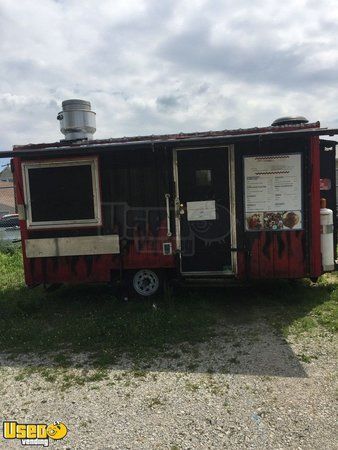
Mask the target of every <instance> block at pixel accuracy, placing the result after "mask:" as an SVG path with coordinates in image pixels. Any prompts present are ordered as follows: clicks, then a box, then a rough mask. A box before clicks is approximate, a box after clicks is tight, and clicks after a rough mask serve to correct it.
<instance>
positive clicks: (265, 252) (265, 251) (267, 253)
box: [262, 232, 273, 259]
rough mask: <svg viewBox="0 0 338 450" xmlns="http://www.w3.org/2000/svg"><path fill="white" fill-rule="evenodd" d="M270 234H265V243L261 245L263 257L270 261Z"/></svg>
mask: <svg viewBox="0 0 338 450" xmlns="http://www.w3.org/2000/svg"><path fill="white" fill-rule="evenodd" d="M272 242H273V240H272V233H269V232H266V233H265V242H264V244H263V248H262V251H263V255H264V256H266V257H267V258H268V259H271V251H270V247H271V245H272Z"/></svg>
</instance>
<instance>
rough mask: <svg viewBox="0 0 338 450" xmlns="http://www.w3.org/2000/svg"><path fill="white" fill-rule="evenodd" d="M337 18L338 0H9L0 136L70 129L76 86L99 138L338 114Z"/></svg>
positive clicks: (42, 137)
mask: <svg viewBox="0 0 338 450" xmlns="http://www.w3.org/2000/svg"><path fill="white" fill-rule="evenodd" d="M337 21H338V5H337V4H336V2H335V1H333V0H332V1H330V0H328V1H325V2H318V1H313V0H310V1H305V0H299V1H297V2H294V1H293V0H284V1H283V2H280V1H279V0H278V1H277V0H270V1H269V2H267V1H266V0H256V1H255V2H251V1H249V0H238V1H237V2H236V3H234V2H233V1H230V0H198V1H194V2H192V1H190V0H185V1H182V0H181V1H179V0H162V1H160V2H159V1H158V0H144V1H142V0H112V1H110V0H100V1H94V0H82V1H80V0H67V1H66V0H58V1H54V0H20V1H13V0H1V2H0V30H1V31H0V50H1V55H2V57H1V61H0V119H1V125H2V126H1V135H0V148H1V149H6V148H10V147H11V146H12V145H13V144H24V143H28V142H51V141H55V140H59V139H61V138H62V135H61V134H60V132H59V131H58V123H57V121H56V114H57V112H58V111H59V109H60V106H61V101H62V100H64V99H66V98H74V97H75V98H84V99H88V100H90V101H91V102H92V106H93V109H94V110H95V111H96V112H97V127H98V130H97V133H96V135H95V136H96V137H97V138H103V137H112V136H122V135H139V134H147V133H151V134H157V133H164V132H179V131H201V130H206V129H208V130H209V129H224V128H233V127H243V128H245V127H251V126H261V125H267V124H270V123H271V122H272V121H273V120H274V119H275V118H276V117H278V116H281V115H286V114H297V115H298V114H301V115H305V116H306V117H308V118H309V119H310V120H311V121H316V120H321V122H322V124H323V125H326V126H338V113H337V112H336V111H337V109H336V103H337V88H338V77H337V73H338V51H337V46H336V42H337V41H338V29H337V27H336V23H337Z"/></svg>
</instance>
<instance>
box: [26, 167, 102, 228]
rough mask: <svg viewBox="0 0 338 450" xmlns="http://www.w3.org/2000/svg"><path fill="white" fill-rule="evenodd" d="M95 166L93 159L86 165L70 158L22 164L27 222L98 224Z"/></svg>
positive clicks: (36, 224)
mask: <svg viewBox="0 0 338 450" xmlns="http://www.w3.org/2000/svg"><path fill="white" fill-rule="evenodd" d="M95 168H96V165H95V164H94V161H88V164H84V163H83V162H82V163H81V162H79V163H77V162H76V161H73V162H71V163H69V165H67V164H60V163H54V164H53V163H50V162H49V163H43V164H36V165H34V164H33V163H32V164H29V163H28V164H26V167H25V178H26V191H27V192H26V194H27V199H26V201H27V205H28V209H29V222H30V225H31V226H38V225H43V226H48V225H52V226H61V225H74V223H82V224H85V223H99V221H100V218H99V217H98V214H99V213H98V210H99V208H98V204H97V203H98V192H97V191H98V186H97V176H96V174H95V171H94V170H93V169H95ZM93 177H94V180H93ZM93 186H94V190H93Z"/></svg>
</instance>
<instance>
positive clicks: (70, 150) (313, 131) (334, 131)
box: [0, 128, 338, 158]
mask: <svg viewBox="0 0 338 450" xmlns="http://www.w3.org/2000/svg"><path fill="white" fill-rule="evenodd" d="M305 135H308V136H334V135H338V128H307V129H297V130H291V131H290V130H288V131H269V132H262V133H248V134H237V135H236V134H230V135H229V134H227V135H218V136H196V137H193V138H183V139H177V138H176V139H175V138H171V139H170V138H169V139H159V140H152V139H148V140H144V141H124V142H106V143H104V142H102V143H97V144H89V145H88V144H83V145H76V146H71V145H66V146H55V147H41V148H31V149H29V148H28V149H22V150H19V149H18V148H19V147H17V148H16V149H13V150H11V151H4V152H1V151H0V158H13V157H15V156H18V157H26V156H38V155H42V154H47V155H48V154H57V153H59V154H60V155H61V154H65V153H66V154H78V153H82V152H84V151H85V152H86V153H92V151H93V150H97V149H100V148H101V149H113V148H115V149H119V148H128V147H132V148H135V147H147V146H151V147H153V148H154V147H155V146H158V145H167V146H169V145H170V146H171V147H182V146H185V145H186V144H187V143H188V144H194V143H199V142H201V141H203V142H206V143H207V142H210V143H215V142H216V143H217V142H220V143H231V142H236V141H240V140H245V141H248V140H255V139H260V140H269V139H278V138H287V137H302V136H305Z"/></svg>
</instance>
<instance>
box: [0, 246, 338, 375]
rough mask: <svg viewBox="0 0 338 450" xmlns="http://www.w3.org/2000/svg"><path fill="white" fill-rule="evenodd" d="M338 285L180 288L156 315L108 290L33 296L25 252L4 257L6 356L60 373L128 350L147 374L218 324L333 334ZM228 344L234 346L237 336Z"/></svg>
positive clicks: (146, 303)
mask: <svg viewBox="0 0 338 450" xmlns="http://www.w3.org/2000/svg"><path fill="white" fill-rule="evenodd" d="M337 285H338V276H337V274H331V275H326V276H324V277H322V279H321V280H320V282H319V284H317V285H312V284H311V283H310V282H307V281H304V282H297V283H294V284H290V283H288V282H287V281H284V282H283V281H275V282H270V283H264V284H262V283H261V284H256V285H255V286H251V287H250V288H247V287H242V288H240V287H237V288H222V289H219V288H217V289H216V288H209V289H201V288H200V289H198V290H187V289H182V290H181V291H180V292H178V293H176V294H175V295H173V296H171V297H170V298H157V299H156V304H157V308H156V309H154V308H153V306H152V302H153V300H143V301H130V302H120V301H118V300H117V299H116V298H115V297H114V296H113V294H112V292H111V290H110V289H109V287H106V286H90V285H85V286H77V287H64V288H61V289H59V290H57V291H55V292H52V293H46V292H45V291H44V290H43V289H42V288H40V287H38V288H35V289H33V290H29V289H27V288H26V287H25V286H24V282H23V270H22V259H21V255H20V252H19V251H18V250H17V251H6V252H0V311H1V315H0V351H1V352H3V351H6V352H10V353H12V354H13V355H17V354H24V353H27V352H34V353H37V354H48V356H52V358H53V360H54V363H55V365H56V366H59V367H69V366H70V365H71V362H70V359H69V354H73V355H74V354H76V353H80V352H90V353H91V354H92V362H93V363H95V364H96V365H97V366H99V367H105V366H107V365H110V364H112V363H113V362H114V361H116V358H117V357H119V356H120V355H121V354H122V353H124V352H126V353H128V354H129V355H130V356H131V357H132V358H133V360H134V361H135V367H137V368H138V369H137V370H136V371H135V373H136V374H141V375H139V376H142V374H143V372H142V367H141V365H140V362H142V361H148V362H149V360H151V359H152V358H156V357H157V356H164V355H165V354H166V355H167V356H169V357H170V354H171V353H172V354H173V359H176V358H177V355H178V356H179V353H175V352H174V353H173V352H172V351H168V348H170V346H171V345H175V344H183V343H188V344H186V347H187V348H188V349H189V344H190V345H191V344H194V343H196V342H200V341H203V340H206V339H208V338H209V337H210V336H211V335H212V334H213V333H214V325H216V324H217V322H218V321H219V320H221V321H223V322H225V323H227V322H228V323H230V324H232V325H236V324H238V323H252V322H255V321H260V320H264V321H266V322H267V323H268V324H269V325H271V326H272V327H273V328H274V329H276V330H277V331H278V332H279V333H282V334H284V335H288V334H289V333H293V334H302V333H312V332H318V330H319V331H325V332H329V333H334V332H336V331H337V316H338V314H337V313H338V311H337V304H338V302H337V299H338V297H337V296H338V290H337ZM256 334H257V333H256ZM248 338H250V339H253V340H255V339H259V334H257V335H253V336H250V337H248ZM224 339H230V340H231V339H232V336H231V333H230V335H229V336H227V333H225V334H224ZM184 348H185V346H183V345H182V346H181V351H184ZM182 349H183V350H182ZM186 351H187V352H188V351H190V350H186ZM233 362H234V363H235V361H233ZM80 365H81V364H80ZM143 368H144V367H143ZM46 376H47V375H46ZM47 378H48V376H47ZM77 381H79V380H77ZM66 382H67V380H66Z"/></svg>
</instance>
